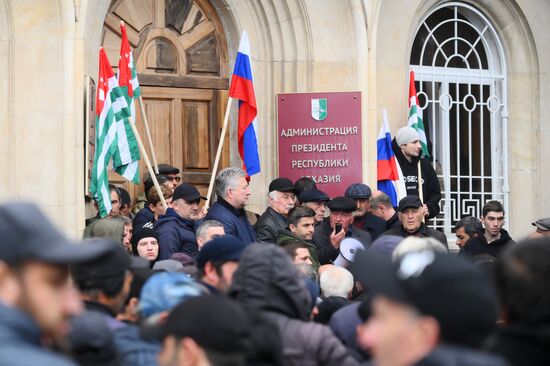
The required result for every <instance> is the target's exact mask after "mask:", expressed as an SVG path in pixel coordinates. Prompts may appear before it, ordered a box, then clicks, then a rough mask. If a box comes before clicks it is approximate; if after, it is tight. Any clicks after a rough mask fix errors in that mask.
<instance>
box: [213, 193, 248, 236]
mask: <svg viewBox="0 0 550 366" xmlns="http://www.w3.org/2000/svg"><path fill="white" fill-rule="evenodd" d="M205 220H217V221H219V222H221V223H222V224H223V228H224V231H225V233H226V234H231V235H234V236H236V237H237V238H239V239H241V240H242V241H244V242H245V244H250V243H253V242H255V241H256V233H255V232H254V228H253V227H252V225H250V222H249V221H248V219H247V218H246V213H245V212H244V210H242V209H241V210H237V209H236V208H235V207H233V206H231V205H230V204H229V203H227V202H226V201H224V200H223V199H221V198H218V201H217V202H216V203H214V204H213V205H212V207H210V209H209V210H208V213H207V214H206V217H205Z"/></svg>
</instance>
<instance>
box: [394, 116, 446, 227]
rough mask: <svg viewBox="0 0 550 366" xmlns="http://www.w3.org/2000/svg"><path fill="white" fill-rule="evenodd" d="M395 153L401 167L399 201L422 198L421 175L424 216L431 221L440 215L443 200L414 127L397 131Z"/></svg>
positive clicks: (437, 182) (432, 169)
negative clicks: (414, 197)
mask: <svg viewBox="0 0 550 366" xmlns="http://www.w3.org/2000/svg"><path fill="white" fill-rule="evenodd" d="M392 148H393V152H394V153H395V157H396V159H397V162H398V163H399V167H400V168H401V173H402V174H401V176H400V177H399V183H398V184H399V189H398V192H399V196H400V197H399V199H401V198H403V197H405V196H420V193H419V189H418V186H419V179H418V177H419V174H420V175H421V176H422V179H421V180H422V181H421V182H420V184H421V185H422V195H423V197H422V199H423V201H424V204H423V205H422V214H423V215H424V216H425V217H427V218H428V219H431V218H432V217H435V216H437V215H438V214H439V210H440V208H439V201H440V200H441V188H440V186H439V180H438V179H437V174H436V173H435V170H434V168H433V167H432V165H431V164H430V161H429V160H428V159H426V158H422V156H421V154H422V148H421V146H420V136H419V134H418V131H416V130H415V129H414V128H412V127H403V128H401V129H399V131H397V134H396V135H395V138H394V139H393V141H392Z"/></svg>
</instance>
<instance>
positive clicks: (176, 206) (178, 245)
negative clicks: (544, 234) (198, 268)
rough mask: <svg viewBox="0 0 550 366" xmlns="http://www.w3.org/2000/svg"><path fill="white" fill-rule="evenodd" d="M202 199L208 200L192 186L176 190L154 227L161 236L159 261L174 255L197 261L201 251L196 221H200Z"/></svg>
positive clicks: (184, 184) (185, 184) (184, 186)
mask: <svg viewBox="0 0 550 366" xmlns="http://www.w3.org/2000/svg"><path fill="white" fill-rule="evenodd" d="M201 199H206V198H204V197H202V196H201V195H200V193H199V191H198V190H197V188H195V187H194V186H192V185H191V184H188V183H182V184H180V185H179V186H177V187H176V189H174V194H173V195H172V202H171V203H170V207H169V208H168V209H167V210H166V214H165V215H162V216H160V218H159V219H158V221H156V222H155V226H154V229H155V231H156V232H157V233H158V234H159V255H158V259H159V260H163V259H170V257H171V256H172V254H174V253H185V254H187V255H189V256H190V257H191V258H193V259H195V257H196V256H197V253H198V251H199V249H198V246H197V240H196V235H195V233H196V228H195V221H196V220H198V219H200V211H199V203H200V200H201Z"/></svg>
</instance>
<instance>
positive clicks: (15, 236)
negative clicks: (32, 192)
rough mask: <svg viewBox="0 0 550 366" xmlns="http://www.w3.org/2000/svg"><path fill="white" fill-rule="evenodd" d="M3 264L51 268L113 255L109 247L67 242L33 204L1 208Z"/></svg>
mask: <svg viewBox="0 0 550 366" xmlns="http://www.w3.org/2000/svg"><path fill="white" fill-rule="evenodd" d="M0 237H2V244H1V245H0V261H3V262H6V263H7V264H17V263H21V262H25V261H28V260H37V261H40V262H44V263H51V264H76V263H82V262H87V261H91V260H94V259H96V258H98V257H101V256H104V255H106V254H108V253H109V252H110V251H111V248H110V247H109V246H108V245H106V244H104V243H103V244H97V245H92V244H89V243H86V241H84V243H83V244H78V243H77V242H74V241H71V240H69V239H67V238H66V237H65V236H64V235H63V234H61V233H60V232H59V231H58V230H57V229H56V228H55V227H54V226H53V224H52V223H51V221H50V220H49V219H48V218H47V217H46V216H45V215H44V213H43V212H42V211H41V210H40V209H39V208H38V206H36V205H35V204H33V203H29V202H11V203H6V204H2V205H0Z"/></svg>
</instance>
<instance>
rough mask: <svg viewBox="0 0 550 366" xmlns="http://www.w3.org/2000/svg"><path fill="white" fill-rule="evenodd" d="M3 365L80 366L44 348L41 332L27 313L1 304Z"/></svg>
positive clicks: (0, 332)
mask: <svg viewBox="0 0 550 366" xmlns="http://www.w3.org/2000/svg"><path fill="white" fill-rule="evenodd" d="M0 319H2V320H1V321H0V365H10V366H35V365H40V366H76V364H75V363H73V362H72V361H71V360H69V359H67V358H64V357H63V356H61V355H58V354H56V353H53V352H51V351H48V350H46V349H45V348H42V346H41V345H40V330H39V329H38V326H37V325H36V323H35V322H34V320H32V319H31V318H30V317H29V316H28V315H27V314H25V313H24V312H22V311H20V310H17V309H14V308H10V307H8V306H5V305H2V304H0Z"/></svg>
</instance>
